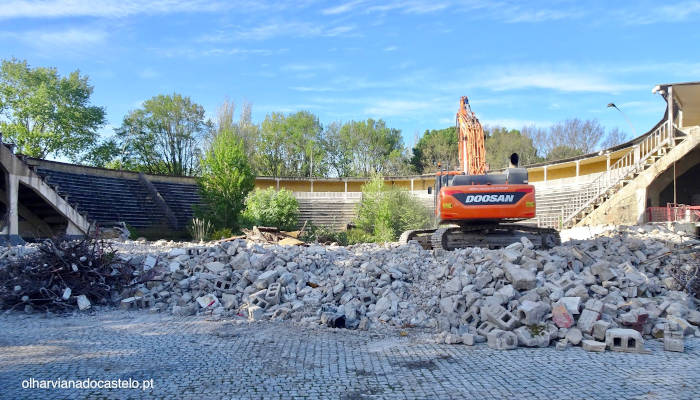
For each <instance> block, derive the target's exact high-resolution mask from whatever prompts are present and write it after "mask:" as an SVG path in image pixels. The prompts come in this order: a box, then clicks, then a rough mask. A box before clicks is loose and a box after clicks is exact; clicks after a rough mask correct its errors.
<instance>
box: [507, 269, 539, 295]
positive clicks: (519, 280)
mask: <svg viewBox="0 0 700 400" xmlns="http://www.w3.org/2000/svg"><path fill="white" fill-rule="evenodd" d="M505 272H506V278H507V279H508V280H509V281H510V282H511V283H512V284H513V287H514V288H515V289H517V290H530V289H534V288H535V286H536V285H537V279H536V277H535V274H534V273H533V272H532V271H530V270H527V269H525V268H521V267H518V266H516V265H512V264H511V265H508V266H507V267H506V268H505Z"/></svg>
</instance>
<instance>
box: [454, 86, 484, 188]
mask: <svg viewBox="0 0 700 400" xmlns="http://www.w3.org/2000/svg"><path fill="white" fill-rule="evenodd" d="M457 138H458V144H459V169H460V171H462V172H464V173H465V174H467V175H483V174H485V173H486V146H485V144H484V129H483V128H482V127H481V123H480V122H479V119H478V118H476V115H474V112H473V111H472V109H471V107H470V106H469V99H468V98H467V96H462V98H461V99H460V100H459V111H458V112H457Z"/></svg>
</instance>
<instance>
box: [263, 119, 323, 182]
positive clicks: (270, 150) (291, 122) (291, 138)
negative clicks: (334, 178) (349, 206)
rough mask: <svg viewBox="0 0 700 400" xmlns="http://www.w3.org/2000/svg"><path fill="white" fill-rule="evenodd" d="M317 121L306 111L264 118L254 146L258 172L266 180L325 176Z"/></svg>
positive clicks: (320, 129) (319, 125) (319, 126)
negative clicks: (271, 177)
mask: <svg viewBox="0 0 700 400" xmlns="http://www.w3.org/2000/svg"><path fill="white" fill-rule="evenodd" d="M322 132H323V129H322V127H321V124H320V123H319V121H318V117H316V116H315V115H313V114H311V113H310V112H308V111H299V112H296V113H294V114H289V115H284V114H282V113H272V114H268V115H267V116H266V117H265V120H264V121H263V123H262V126H261V127H260V135H259V136H258V141H257V143H256V155H257V157H256V166H257V172H258V173H259V174H261V175H267V176H275V177H277V176H294V177H309V176H324V175H325V174H326V172H327V167H326V163H325V151H324V147H323V141H322Z"/></svg>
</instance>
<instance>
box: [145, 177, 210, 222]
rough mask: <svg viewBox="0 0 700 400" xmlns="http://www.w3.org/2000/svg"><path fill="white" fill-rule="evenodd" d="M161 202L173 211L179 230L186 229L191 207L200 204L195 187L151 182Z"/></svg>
mask: <svg viewBox="0 0 700 400" xmlns="http://www.w3.org/2000/svg"><path fill="white" fill-rule="evenodd" d="M151 183H153V186H155V188H156V190H158V192H159V193H160V195H161V196H163V200H165V202H166V203H167V204H168V207H170V209H171V210H172V211H173V213H174V214H175V217H176V218H177V224H178V226H179V227H180V228H184V227H186V226H187V225H188V224H189V223H190V220H191V219H192V216H193V206H195V205H197V204H201V201H202V199H201V197H200V195H199V189H198V187H197V185H194V184H189V185H188V184H185V183H171V182H156V181H151Z"/></svg>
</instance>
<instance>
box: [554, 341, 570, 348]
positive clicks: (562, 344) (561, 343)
mask: <svg viewBox="0 0 700 400" xmlns="http://www.w3.org/2000/svg"><path fill="white" fill-rule="evenodd" d="M567 347H569V342H568V341H567V340H566V339H561V340H557V342H556V343H555V344H554V348H555V349H557V350H566V348H567Z"/></svg>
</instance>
